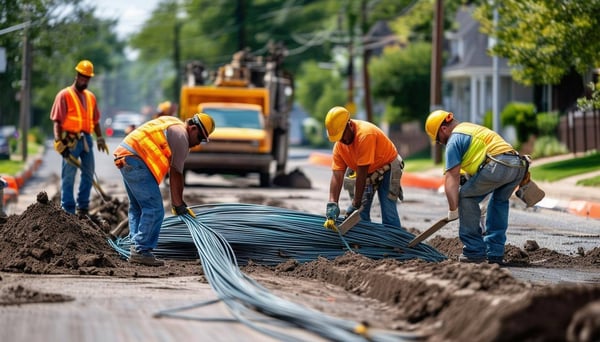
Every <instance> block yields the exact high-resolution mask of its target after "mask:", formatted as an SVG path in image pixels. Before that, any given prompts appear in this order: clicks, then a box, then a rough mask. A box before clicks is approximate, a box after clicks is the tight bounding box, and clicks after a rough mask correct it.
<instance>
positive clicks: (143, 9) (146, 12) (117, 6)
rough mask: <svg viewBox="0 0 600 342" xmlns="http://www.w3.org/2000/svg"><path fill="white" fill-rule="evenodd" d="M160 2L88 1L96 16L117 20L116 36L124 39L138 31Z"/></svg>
mask: <svg viewBox="0 0 600 342" xmlns="http://www.w3.org/2000/svg"><path fill="white" fill-rule="evenodd" d="M159 2H160V0H88V3H91V4H94V5H95V6H96V14H97V15H98V16H99V17H102V18H117V19H119V24H118V26H117V34H118V35H119V37H120V38H125V36H127V35H128V34H130V33H132V32H136V31H138V30H139V29H140V28H141V27H142V24H143V23H144V21H146V19H148V18H149V17H150V15H151V14H152V11H153V10H154V9H155V8H156V7H157V6H158V3H159Z"/></svg>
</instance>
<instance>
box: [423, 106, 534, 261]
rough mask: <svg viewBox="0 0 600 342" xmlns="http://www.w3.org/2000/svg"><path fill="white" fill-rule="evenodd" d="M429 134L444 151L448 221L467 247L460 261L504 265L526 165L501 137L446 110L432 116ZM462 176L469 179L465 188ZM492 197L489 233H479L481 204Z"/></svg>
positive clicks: (486, 225) (435, 112)
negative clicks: (512, 203)
mask: <svg viewBox="0 0 600 342" xmlns="http://www.w3.org/2000/svg"><path fill="white" fill-rule="evenodd" d="M425 131H426V132H427V134H428V135H429V137H430V138H431V142H432V143H434V142H435V143H438V144H442V145H445V146H446V151H445V167H444V174H445V181H444V189H445V192H446V198H447V199H448V216H447V220H448V221H454V220H456V219H459V229H458V236H459V238H460V240H461V241H462V243H463V252H462V254H461V255H460V256H459V261H460V262H475V263H480V262H484V261H485V260H486V259H487V261H488V262H490V263H496V264H503V257H504V244H505V242H506V229H507V227H508V208H509V203H508V200H509V198H510V196H511V195H512V193H513V191H514V190H515V187H516V186H517V185H519V183H520V182H521V180H522V179H523V176H524V175H525V171H526V170H525V168H526V161H525V160H523V158H521V157H520V156H519V154H518V153H517V151H515V150H514V149H513V147H512V146H511V145H510V144H509V143H507V142H506V141H505V140H504V139H502V137H501V136H500V135H499V134H498V133H496V132H494V131H492V130H490V129H488V128H486V127H483V126H480V125H476V124H473V123H469V122H463V123H461V122H459V121H458V120H456V119H455V118H454V115H453V114H452V113H450V112H447V111H444V110H436V111H433V112H431V113H430V114H429V116H428V117H427V121H426V122H425ZM461 170H462V171H463V172H464V173H465V174H466V175H467V176H468V177H465V178H464V179H465V182H464V184H462V185H460V183H461V180H460V178H461V177H460V176H461ZM488 194H491V196H490V198H489V202H488V205H487V217H486V219H485V227H481V226H480V218H481V209H480V207H479V203H480V202H481V201H482V200H483V199H484V198H485V197H486V195H488ZM482 228H484V229H482Z"/></svg>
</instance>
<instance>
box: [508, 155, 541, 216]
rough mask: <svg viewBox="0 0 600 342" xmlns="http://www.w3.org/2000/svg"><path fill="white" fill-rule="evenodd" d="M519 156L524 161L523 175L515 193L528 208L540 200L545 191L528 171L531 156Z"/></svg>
mask: <svg viewBox="0 0 600 342" xmlns="http://www.w3.org/2000/svg"><path fill="white" fill-rule="evenodd" d="M520 157H521V160H523V162H524V163H525V175H524V176H523V179H522V180H521V183H519V187H518V188H517V191H516V193H515V195H516V196H517V197H518V198H520V199H521V200H522V201H523V202H525V205H526V206H527V208H529V207H533V206H534V205H536V204H537V203H538V202H539V201H541V200H542V199H543V198H544V197H545V196H546V193H545V192H544V190H542V189H541V188H540V187H539V186H538V185H537V184H536V183H535V182H534V181H533V180H531V173H530V172H529V165H530V164H531V157H530V156H528V155H524V156H520Z"/></svg>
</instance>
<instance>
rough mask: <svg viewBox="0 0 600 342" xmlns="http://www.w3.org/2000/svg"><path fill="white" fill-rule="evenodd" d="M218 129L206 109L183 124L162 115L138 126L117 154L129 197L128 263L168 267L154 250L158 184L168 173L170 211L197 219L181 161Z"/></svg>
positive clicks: (158, 212) (159, 213)
mask: <svg viewBox="0 0 600 342" xmlns="http://www.w3.org/2000/svg"><path fill="white" fill-rule="evenodd" d="M214 129H215V122H214V121H213V119H212V117H210V116H209V115H207V114H204V113H199V114H194V116H193V117H192V118H190V119H188V120H187V121H186V122H185V123H184V122H182V121H181V120H179V119H178V118H176V117H173V116H161V117H159V118H156V119H152V120H150V121H148V122H146V123H144V124H143V125H141V126H140V127H138V128H136V129H135V130H134V131H133V132H131V133H130V134H129V135H127V136H126V137H125V138H124V139H123V141H122V142H121V144H120V145H119V146H118V147H117V148H116V149H115V151H114V152H113V155H114V158H115V165H116V166H117V168H119V170H120V171H121V175H122V176H123V183H124V185H125V189H126V190H127V196H128V197H129V215H128V217H129V238H130V239H131V247H130V253H131V254H130V257H129V262H132V263H138V264H143V265H148V266H162V265H164V261H162V260H160V259H156V258H155V256H154V254H153V253H152V250H153V249H154V248H156V245H157V243H158V235H159V233H160V227H161V225H162V222H163V218H164V214H165V213H164V209H163V201H162V196H161V193H160V189H159V184H160V183H161V182H162V180H163V178H164V177H165V175H166V174H167V172H168V173H169V175H170V182H169V186H170V192H171V205H172V210H171V211H172V213H173V214H174V215H185V214H189V215H192V216H194V217H195V215H194V212H193V211H192V210H191V209H189V208H188V207H187V204H186V203H185V202H184V201H183V185H184V179H183V163H184V161H185V159H186V158H187V156H188V153H189V149H190V147H193V146H196V145H199V144H200V143H202V142H203V141H206V142H208V137H209V135H210V134H211V133H212V132H213V131H214Z"/></svg>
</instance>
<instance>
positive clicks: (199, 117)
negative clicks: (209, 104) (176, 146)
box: [192, 113, 215, 141]
mask: <svg viewBox="0 0 600 342" xmlns="http://www.w3.org/2000/svg"><path fill="white" fill-rule="evenodd" d="M192 122H193V123H194V125H196V126H198V127H199V128H200V130H201V131H202V134H203V135H204V137H205V138H206V141H208V136H209V135H211V134H212V132H214V131H215V120H213V118H212V117H211V116H210V115H208V114H204V113H196V114H194V116H193V117H192Z"/></svg>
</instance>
